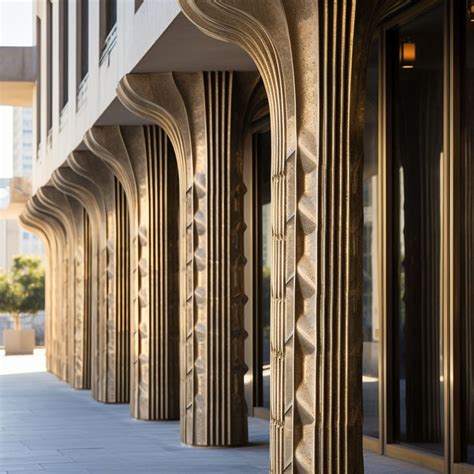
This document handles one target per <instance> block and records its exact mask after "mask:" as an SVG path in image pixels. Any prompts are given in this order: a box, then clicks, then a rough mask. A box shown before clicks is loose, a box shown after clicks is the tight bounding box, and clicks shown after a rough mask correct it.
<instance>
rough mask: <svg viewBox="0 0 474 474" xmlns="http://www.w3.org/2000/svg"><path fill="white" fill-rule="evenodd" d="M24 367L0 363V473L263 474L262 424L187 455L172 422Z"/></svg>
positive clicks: (381, 468) (371, 463)
mask: <svg viewBox="0 0 474 474" xmlns="http://www.w3.org/2000/svg"><path fill="white" fill-rule="evenodd" d="M3 357H4V356H3ZM36 357H38V356H36ZM1 358H2V355H1V354H0V359H1ZM4 358H5V357H4ZM5 359H8V358H5ZM26 362H27V359H21V360H20V361H18V360H16V361H10V362H8V361H1V362H0V370H1V368H2V367H7V370H5V372H4V373H6V374H7V375H0V474H4V473H11V472H15V473H20V472H21V473H22V474H26V473H29V472H31V473H38V472H43V473H45V472H46V473H47V472H50V473H65V474H76V473H85V474H87V473H89V474H90V473H100V474H107V473H113V474H121V473H124V474H125V473H126V474H131V473H133V474H145V473H170V474H171V473H191V472H192V473H203V474H204V473H263V472H268V423H267V422H266V421H264V420H260V419H257V418H250V419H249V430H250V434H249V437H250V445H249V446H245V447H241V448H231V449H222V448H191V447H189V446H185V445H183V444H181V443H180V441H179V423H178V422H147V421H138V420H134V419H133V418H131V417H130V415H129V409H128V406H127V405H106V404H101V403H98V402H95V401H94V400H92V398H91V396H90V392H89V391H78V390H73V389H72V388H70V387H69V386H68V385H67V384H65V383H63V382H61V381H59V380H58V379H57V378H56V377H54V376H53V375H51V374H48V373H46V372H44V371H40V370H37V369H38V367H41V363H38V361H36V362H35V365H34V367H35V370H34V371H33V372H31V373H28V371H27V370H26V369H25V368H24V367H22V369H21V370H20V371H19V373H18V374H15V373H13V372H14V370H15V367H14V366H15V364H20V365H21V364H24V363H26ZM365 468H366V472H367V473H369V474H376V473H377V474H378V473H382V474H395V473H397V474H399V473H406V474H421V473H428V472H430V471H428V470H426V469H421V468H418V467H416V466H413V465H411V464H408V463H403V462H399V461H396V460H393V459H390V458H387V457H383V456H378V455H376V454H372V453H366V454H365Z"/></svg>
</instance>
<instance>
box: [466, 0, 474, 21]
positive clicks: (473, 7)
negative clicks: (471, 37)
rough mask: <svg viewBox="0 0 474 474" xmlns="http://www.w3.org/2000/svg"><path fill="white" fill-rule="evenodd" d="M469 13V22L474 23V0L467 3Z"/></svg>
mask: <svg viewBox="0 0 474 474" xmlns="http://www.w3.org/2000/svg"><path fill="white" fill-rule="evenodd" d="M467 11H468V13H469V21H470V22H471V23H474V0H469V1H468V2H467Z"/></svg>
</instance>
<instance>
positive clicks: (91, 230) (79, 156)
mask: <svg viewBox="0 0 474 474" xmlns="http://www.w3.org/2000/svg"><path fill="white" fill-rule="evenodd" d="M88 155H90V154H89V153H88V152H75V153H74V154H73V155H71V156H69V157H68V159H67V165H65V166H61V167H60V168H58V169H56V170H55V171H54V173H53V174H52V176H51V181H52V183H53V184H54V186H56V187H57V188H58V189H59V190H60V191H62V192H64V193H65V194H68V195H70V196H72V197H73V198H75V199H76V200H77V201H78V202H80V203H81V204H82V206H83V208H84V210H85V213H84V214H85V215H84V222H85V223H86V227H87V229H84V230H85V231H87V234H86V235H85V236H84V243H86V240H89V242H88V243H87V248H86V246H85V255H84V265H85V268H84V271H85V274H84V277H85V279H87V285H85V288H84V290H85V291H87V298H85V302H86V305H87V311H88V313H89V318H90V322H91V343H90V350H91V390H92V396H93V398H95V399H96V400H98V401H103V402H105V401H107V395H106V389H107V384H106V372H105V363H104V361H105V359H106V355H105V352H106V338H105V322H106V320H107V316H106V313H107V306H106V303H107V300H106V297H105V296H104V295H105V294H106V288H105V287H104V283H105V280H104V278H102V279H101V278H99V275H101V274H104V273H105V272H106V267H107V264H106V260H105V255H104V253H103V252H100V249H101V248H103V247H104V245H105V244H104V239H105V235H106V230H105V227H106V222H105V217H104V216H105V210H104V209H103V201H102V199H101V193H100V190H99V189H98V188H97V186H96V185H95V184H94V183H93V182H92V181H90V180H88V179H87V178H84V177H83V176H82V175H80V174H78V173H76V172H75V171H74V169H73V167H78V166H79V164H80V163H81V161H83V160H87V157H88ZM78 163H79V164H78Z"/></svg>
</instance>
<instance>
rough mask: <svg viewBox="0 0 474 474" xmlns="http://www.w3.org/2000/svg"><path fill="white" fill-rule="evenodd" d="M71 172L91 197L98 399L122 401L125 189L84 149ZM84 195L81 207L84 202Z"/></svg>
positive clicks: (126, 385) (126, 358)
mask: <svg viewBox="0 0 474 474" xmlns="http://www.w3.org/2000/svg"><path fill="white" fill-rule="evenodd" d="M68 164H69V165H70V166H71V168H72V169H73V171H74V172H75V173H76V174H78V175H80V176H82V177H83V178H85V179H86V180H85V181H84V182H83V184H84V185H85V186H86V189H85V190H84V194H89V193H92V194H93V196H94V199H95V201H96V204H95V206H97V207H96V208H95V209H94V210H93V209H91V211H94V214H95V215H96V227H97V228H96V232H97V231H98V234H97V239H98V253H99V257H98V258H99V262H98V265H97V276H96V278H97V281H98V285H99V286H98V300H99V303H98V304H99V311H98V324H97V332H96V334H97V336H98V337H97V341H96V344H97V345H96V347H97V356H98V366H99V367H98V370H97V371H96V374H97V376H98V380H97V382H96V383H97V385H98V390H97V399H98V400H100V401H104V402H108V403H127V402H128V400H129V389H130V379H129V378H130V306H131V302H130V255H129V236H130V220H129V212H128V204H127V200H126V197H125V192H124V190H123V187H122V186H121V184H120V182H119V181H118V180H117V178H116V177H115V176H114V174H113V173H112V171H111V170H110V169H109V168H108V167H107V166H105V165H104V164H103V163H102V162H101V160H100V159H99V158H98V157H96V156H94V155H92V154H91V153H87V152H75V153H73V154H72V155H71V156H70V157H69V158H68ZM86 199H88V197H87V198H85V199H84V205H85V202H86ZM100 222H102V224H100Z"/></svg>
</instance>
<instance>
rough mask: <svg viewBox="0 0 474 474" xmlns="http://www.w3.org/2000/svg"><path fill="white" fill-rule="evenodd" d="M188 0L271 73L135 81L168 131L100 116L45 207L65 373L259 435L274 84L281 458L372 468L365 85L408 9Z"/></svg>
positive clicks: (192, 438)
mask: <svg viewBox="0 0 474 474" xmlns="http://www.w3.org/2000/svg"><path fill="white" fill-rule="evenodd" d="M180 3H181V7H182V9H183V12H184V13H185V14H186V15H187V16H188V18H189V19H190V20H191V21H192V22H194V23H195V24H196V25H197V26H198V27H199V28H200V29H202V30H203V31H204V32H205V33H206V34H209V35H211V36H214V37H216V38H218V39H221V40H224V41H229V42H233V43H235V44H237V45H239V46H240V47H242V48H243V49H244V50H245V51H246V52H247V53H248V54H249V55H250V56H251V57H252V59H253V60H254V61H255V64H256V66H257V69H258V73H253V72H230V71H223V72H216V71H214V72H195V73H159V74H137V75H135V74H129V75H127V76H125V77H124V78H123V79H122V80H121V82H120V84H119V87H118V90H117V94H118V97H119V99H120V101H121V102H122V103H123V105H124V106H125V107H126V108H127V109H128V110H130V111H131V112H132V113H134V114H135V115H137V116H138V117H141V118H142V119H143V121H144V123H145V122H146V123H150V121H151V122H152V123H153V124H154V125H142V126H128V125H127V126H124V125H120V124H117V125H116V126H101V127H93V128H91V129H90V130H89V131H88V132H87V133H86V135H85V137H84V142H85V144H86V146H87V148H88V150H87V151H75V152H73V153H72V154H71V155H70V156H68V157H67V159H66V161H65V162H64V164H63V165H62V166H61V167H60V168H58V169H57V170H56V171H55V172H54V173H53V175H52V177H51V180H50V182H49V183H48V184H47V185H46V186H44V187H42V188H40V189H39V190H38V191H37V193H36V195H35V196H34V197H33V198H32V199H31V201H30V202H29V203H28V205H27V208H26V210H25V212H24V214H23V216H22V221H23V222H24V223H25V225H27V226H28V227H29V228H30V229H32V230H34V231H35V232H37V233H38V234H39V235H41V236H42V238H43V240H44V241H45V243H46V247H47V250H48V275H47V295H46V306H47V307H46V312H47V329H46V345H47V364H48V370H50V371H51V372H53V373H54V374H56V375H57V376H58V377H60V378H61V379H63V380H65V381H67V382H69V383H71V384H72V385H73V386H74V387H76V388H91V389H92V396H93V397H94V398H95V399H96V400H98V401H101V402H108V403H123V402H129V403H130V409H131V414H132V416H134V417H136V418H139V419H146V420H167V419H178V418H179V419H180V422H181V439H182V441H183V442H185V443H188V444H190V445H196V446H235V445H242V444H245V443H246V442H247V406H246V402H245V396H244V374H245V372H246V365H245V360H244V340H245V337H246V333H245V330H244V323H243V320H244V318H243V314H244V307H245V304H246V295H245V291H244V288H245V285H244V268H245V265H246V257H245V254H244V246H243V238H244V233H245V229H246V223H245V221H244V210H243V206H244V195H245V192H246V189H245V186H244V182H243V177H242V173H243V171H242V170H243V160H244V156H245V153H246V151H245V145H244V144H245V137H246V134H248V130H247V125H248V123H249V121H251V120H252V119H253V117H250V115H251V111H252V110H254V109H255V100H256V99H255V98H256V97H260V96H261V95H262V94H261V91H262V89H264V90H265V92H266V96H267V100H268V111H269V115H270V123H271V136H272V164H271V166H272V171H271V174H272V228H273V232H272V236H273V239H272V255H273V257H272V276H271V287H272V291H271V415H270V440H271V441H270V458H271V469H272V472H361V471H362V470H363V461H362V387H361V379H362V373H361V364H362V321H361V319H362V311H361V304H362V301H361V286H362V276H361V275H362V272H361V271H360V269H361V268H362V234H363V232H362V230H363V227H362V223H363V214H362V130H363V108H364V97H363V90H364V84H365V81H364V77H365V66H366V61H367V58H366V55H367V51H368V43H369V40H370V37H371V34H372V29H373V26H374V24H375V22H376V21H377V19H381V18H383V17H384V15H386V14H389V13H390V8H391V7H393V6H394V5H393V4H394V2H388V1H382V0H378V1H377V0H370V1H369V0H366V1H360V2H356V1H350V2H342V3H341V2H328V1H319V2H316V1H307V2H306V1H302V2H298V3H297V4H296V3H294V2H291V1H289V0H288V1H282V2H272V7H271V8H268V7H266V6H265V2H243V1H237V0H225V1H219V2H212V1H207V0H205V1H201V0H181V2H180ZM342 4H343V5H342ZM296 5H297V6H296ZM389 7H390V8H389ZM262 84H263V85H262Z"/></svg>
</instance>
